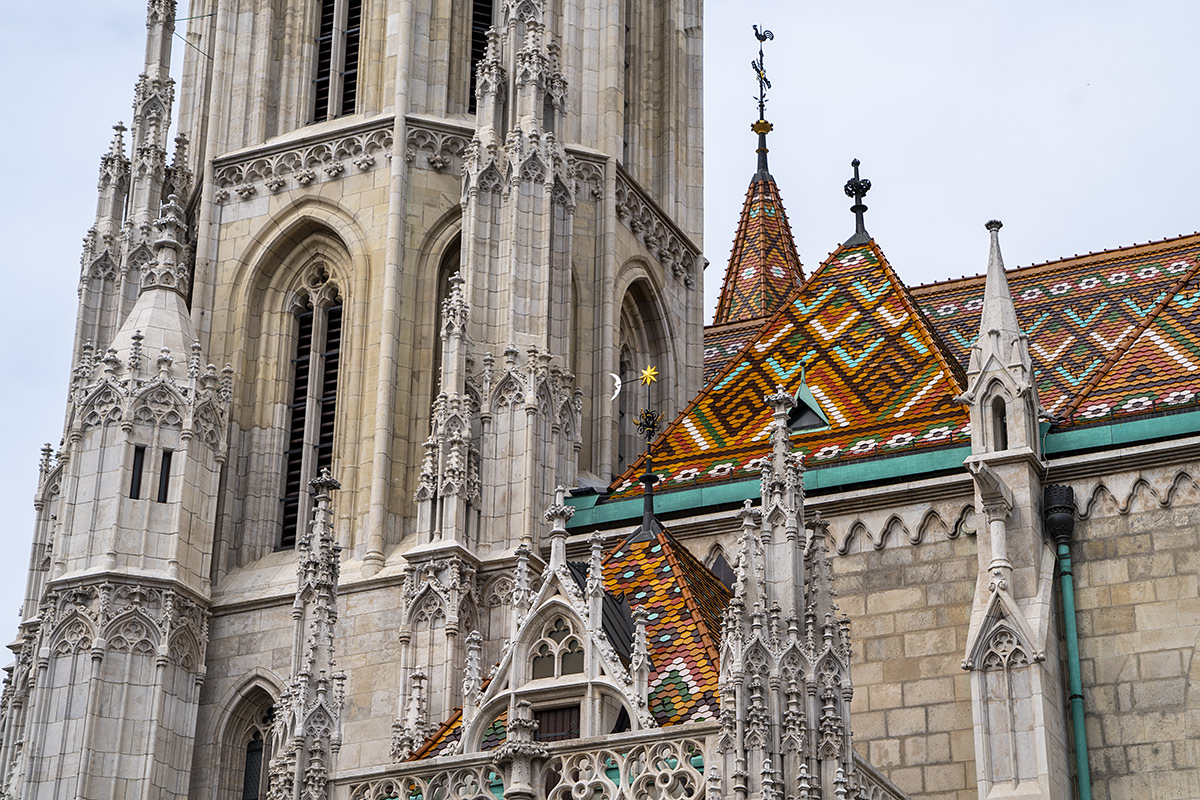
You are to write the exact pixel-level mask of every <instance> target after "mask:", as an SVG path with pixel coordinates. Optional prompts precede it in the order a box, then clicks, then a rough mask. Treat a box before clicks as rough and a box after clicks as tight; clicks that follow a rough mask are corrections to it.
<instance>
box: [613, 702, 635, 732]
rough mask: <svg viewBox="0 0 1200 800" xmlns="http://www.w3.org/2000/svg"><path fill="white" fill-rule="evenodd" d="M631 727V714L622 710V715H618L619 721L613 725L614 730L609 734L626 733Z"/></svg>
mask: <svg viewBox="0 0 1200 800" xmlns="http://www.w3.org/2000/svg"><path fill="white" fill-rule="evenodd" d="M630 727H632V726H631V725H630V724H629V712H628V711H627V710H625V709H624V708H622V709H621V713H620V714H617V721H616V722H614V723H613V727H612V730H611V731H609V733H624V732H625V731H627V730H629V729H630Z"/></svg>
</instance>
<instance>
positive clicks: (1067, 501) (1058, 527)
mask: <svg viewBox="0 0 1200 800" xmlns="http://www.w3.org/2000/svg"><path fill="white" fill-rule="evenodd" d="M1045 508H1046V528H1047V531H1048V532H1049V534H1050V535H1051V536H1053V537H1054V543H1055V545H1056V547H1057V549H1058V572H1059V576H1060V579H1061V580H1062V603H1063V620H1064V622H1065V623H1066V625H1065V627H1066V638H1067V675H1068V688H1069V690H1070V692H1071V728H1072V732H1073V734H1074V736H1073V737H1072V738H1073V739H1074V741H1075V775H1076V781H1078V784H1079V800H1092V772H1091V768H1090V767H1089V766H1088V752H1087V730H1086V729H1085V727H1084V721H1083V682H1082V680H1081V678H1080V675H1079V634H1078V631H1077V630H1076V626H1075V586H1074V581H1073V579H1072V576H1071V534H1072V533H1073V532H1074V530H1075V490H1074V489H1072V488H1071V487H1070V486H1058V485H1053V486H1047V487H1046V495H1045Z"/></svg>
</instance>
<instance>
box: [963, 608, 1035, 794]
mask: <svg viewBox="0 0 1200 800" xmlns="http://www.w3.org/2000/svg"><path fill="white" fill-rule="evenodd" d="M979 669H980V671H979V672H978V673H977V674H978V676H979V680H980V681H981V683H982V684H983V685H982V690H983V691H981V692H980V693H979V695H978V696H979V697H980V698H982V700H981V702H982V705H983V716H984V720H983V722H984V729H985V730H988V731H990V732H991V734H992V735H991V736H988V737H987V753H986V757H987V759H988V760H989V762H990V763H991V768H990V770H989V773H990V774H991V775H992V776H993V779H994V780H996V781H1004V780H1011V781H1012V782H1013V783H1014V784H1015V783H1016V782H1017V781H1020V780H1023V779H1025V778H1034V777H1035V776H1036V775H1037V765H1036V763H1035V760H1034V759H1035V757H1034V748H1033V742H1032V741H1030V740H1029V735H1028V733H1027V732H1028V731H1030V730H1032V729H1033V725H1032V724H1031V723H1032V719H1033V713H1034V708H1033V686H1032V675H1031V670H1030V659H1029V656H1028V654H1027V653H1026V652H1025V649H1024V647H1022V645H1021V642H1020V641H1019V640H1018V639H1017V636H1016V634H1015V633H1013V631H1011V630H1010V629H1008V628H1007V627H1004V626H998V627H997V628H996V629H995V630H994V631H993V632H992V634H991V636H990V637H989V639H988V642H987V646H986V647H985V648H984V650H983V657H982V658H981V659H980V663H979ZM1022 731H1024V732H1025V733H1024V735H1022V733H1021V732H1022Z"/></svg>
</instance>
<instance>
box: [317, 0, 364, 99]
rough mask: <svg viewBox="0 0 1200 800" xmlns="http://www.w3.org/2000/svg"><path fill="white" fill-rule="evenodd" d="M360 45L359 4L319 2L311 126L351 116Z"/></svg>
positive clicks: (340, 0) (343, 0) (347, 0)
mask: <svg viewBox="0 0 1200 800" xmlns="http://www.w3.org/2000/svg"><path fill="white" fill-rule="evenodd" d="M361 42H362V0H321V6H320V14H319V16H318V18H317V63H316V70H315V74H314V76H313V121H314V122H324V121H325V120H327V119H333V118H334V117H342V116H345V115H347V114H353V113H354V111H355V108H356V104H357V101H358V55H359V45H360V43H361Z"/></svg>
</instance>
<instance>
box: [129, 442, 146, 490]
mask: <svg viewBox="0 0 1200 800" xmlns="http://www.w3.org/2000/svg"><path fill="white" fill-rule="evenodd" d="M145 467H146V448H144V447H142V446H140V445H139V446H137V447H135V448H133V475H132V476H131V477H130V478H129V499H130V500H140V499H141V498H142V470H143V469H145Z"/></svg>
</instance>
